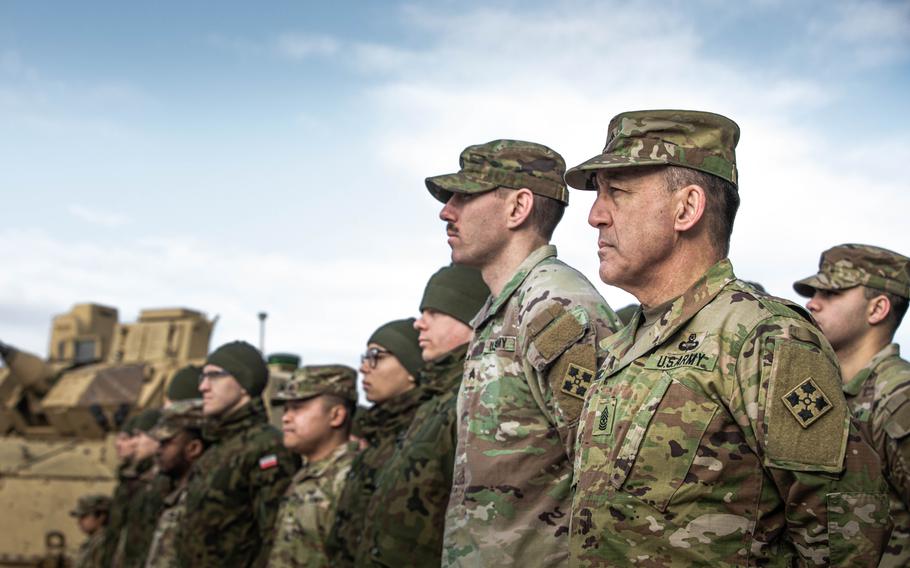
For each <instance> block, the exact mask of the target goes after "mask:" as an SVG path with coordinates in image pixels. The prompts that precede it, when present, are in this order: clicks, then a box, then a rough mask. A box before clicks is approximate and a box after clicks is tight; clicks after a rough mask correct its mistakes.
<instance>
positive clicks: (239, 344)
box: [205, 341, 269, 397]
mask: <svg viewBox="0 0 910 568" xmlns="http://www.w3.org/2000/svg"><path fill="white" fill-rule="evenodd" d="M205 363H206V365H216V366H218V367H221V368H222V369H224V370H225V371H227V372H229V373H230V374H231V375H233V376H234V378H235V379H237V382H238V383H240V386H242V387H243V388H244V390H246V392H247V393H248V394H249V395H250V396H252V397H257V396H259V395H260V394H262V391H263V390H264V389H265V385H266V383H268V381H269V369H268V367H266V366H265V361H263V360H262V354H260V353H259V350H258V349H256V348H255V347H253V346H252V345H250V344H249V343H247V342H246V341H232V342H231V343H225V344H224V345H222V346H221V347H219V348H218V349H216V350H215V351H214V352H213V353H212V354H211V355H209V358H208V359H206V361H205Z"/></svg>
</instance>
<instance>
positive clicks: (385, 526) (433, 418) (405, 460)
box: [366, 264, 490, 568]
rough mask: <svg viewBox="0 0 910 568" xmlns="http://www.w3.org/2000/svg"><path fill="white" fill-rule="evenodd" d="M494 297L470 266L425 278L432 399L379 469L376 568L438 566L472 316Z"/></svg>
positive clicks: (423, 329) (427, 383) (424, 378)
mask: <svg viewBox="0 0 910 568" xmlns="http://www.w3.org/2000/svg"><path fill="white" fill-rule="evenodd" d="M489 295H490V290H489V288H487V285H486V284H484V282H483V279H482V278H481V276H480V272H479V271H477V270H476V269H474V268H469V267H467V266H460V265H457V264H455V265H451V266H446V267H444V268H441V269H440V270H439V271H437V272H436V273H435V274H434V275H433V276H432V277H431V278H430V281H429V282H427V285H426V288H425V289H424V292H423V298H422V299H421V301H420V312H421V315H420V317H419V318H418V319H417V321H416V322H415V323H414V327H415V328H416V329H417V331H418V332H419V335H418V343H419V345H420V348H421V356H422V357H423V360H424V361H425V362H426V363H427V364H426V365H425V366H424V368H423V370H421V372H420V379H419V382H420V385H421V387H422V388H423V389H424V392H425V393H426V396H427V400H426V402H424V403H423V404H421V405H420V408H418V409H417V412H416V414H415V415H414V420H413V421H412V422H411V425H410V427H409V428H408V429H407V431H406V432H405V433H404V435H403V436H402V437H401V438H400V439H399V441H398V443H397V444H396V445H395V451H394V453H393V454H392V456H391V457H390V458H389V460H388V462H387V464H386V466H385V467H383V468H382V469H380V470H379V474H378V476H377V481H376V492H375V493H374V495H373V498H372V499H371V500H370V504H369V507H368V509H367V515H368V516H369V517H370V518H372V519H374V522H372V523H371V524H370V527H371V528H372V532H371V534H368V535H366V538H367V539H368V541H369V542H371V543H372V545H371V547H370V550H369V551H370V557H369V559H370V563H371V564H372V565H376V566H388V567H390V568H405V567H407V566H416V567H420V566H439V563H440V559H441V558H442V534H443V523H444V522H445V511H446V505H447V504H448V502H449V492H450V491H451V489H452V468H453V466H454V461H455V445H456V431H455V419H456V408H455V402H456V400H457V397H458V389H459V388H460V387H461V376H462V373H463V371H464V358H465V353H466V352H467V348H468V341H470V339H471V332H472V329H471V326H470V321H471V319H473V318H474V316H475V315H477V311H478V310H479V309H480V307H481V306H482V305H483V303H484V301H485V300H486V299H487V296H489Z"/></svg>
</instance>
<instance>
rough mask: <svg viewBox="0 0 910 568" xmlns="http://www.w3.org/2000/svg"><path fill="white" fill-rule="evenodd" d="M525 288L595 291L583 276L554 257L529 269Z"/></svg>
mask: <svg viewBox="0 0 910 568" xmlns="http://www.w3.org/2000/svg"><path fill="white" fill-rule="evenodd" d="M524 287H525V288H534V289H536V288H541V289H547V290H554V291H559V292H563V290H565V291H567V292H569V291H571V292H576V293H594V294H596V295H597V296H600V293H599V292H597V289H596V288H595V287H594V285H593V284H592V283H591V281H590V280H588V279H587V277H585V275H584V274H582V273H581V272H579V271H578V270H577V269H575V268H573V267H572V266H569V265H568V264H566V263H565V262H563V261H562V260H560V259H558V258H556V257H550V258H547V259H545V260H544V261H542V262H541V263H539V264H538V265H537V266H535V267H534V268H532V269H531V271H530V272H529V273H528V277H527V279H526V280H525V283H524Z"/></svg>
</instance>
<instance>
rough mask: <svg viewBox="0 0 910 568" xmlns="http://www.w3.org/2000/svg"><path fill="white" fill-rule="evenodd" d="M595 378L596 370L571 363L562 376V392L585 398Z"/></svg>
mask: <svg viewBox="0 0 910 568" xmlns="http://www.w3.org/2000/svg"><path fill="white" fill-rule="evenodd" d="M592 380H594V371H589V370H588V369H585V368H584V367H579V366H578V365H576V364H574V363H570V364H569V368H568V369H566V374H565V376H564V377H563V378H562V389H560V390H562V392H564V393H566V394H567V395H570V396H574V397H575V398H580V399H582V400H584V398H585V394H587V392H588V387H590V386H591V381H592Z"/></svg>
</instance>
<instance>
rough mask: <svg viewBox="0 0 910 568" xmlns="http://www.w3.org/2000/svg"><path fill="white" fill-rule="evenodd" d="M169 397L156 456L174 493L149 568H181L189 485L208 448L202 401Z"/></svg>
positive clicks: (167, 501)
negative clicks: (181, 530)
mask: <svg viewBox="0 0 910 568" xmlns="http://www.w3.org/2000/svg"><path fill="white" fill-rule="evenodd" d="M197 369H198V368H197ZM198 371H201V369H198V370H197V373H196V375H197V376H196V383H197V384H198V382H199V378H198ZM175 380H176V379H175ZM190 394H191V393H190ZM168 398H170V399H171V402H170V404H169V406H168V407H167V408H165V409H164V411H162V416H161V419H160V420H159V421H158V424H157V425H156V426H155V428H154V429H153V430H152V436H154V437H155V438H156V439H157V440H158V443H159V446H158V453H157V455H156V456H155V458H156V461H157V463H158V470H159V471H160V472H161V473H162V475H166V476H167V477H168V478H169V479H170V480H171V486H172V487H173V490H172V491H171V492H170V493H169V494H168V495H167V496H166V497H165V498H164V503H163V505H162V510H161V514H160V515H159V516H158V519H157V520H156V522H155V523H153V530H154V533H153V534H152V542H151V545H150V546H149V551H148V556H147V557H146V560H145V568H172V567H173V566H178V565H179V564H178V563H177V547H176V542H177V531H178V529H179V527H180V522H181V519H182V518H183V513H184V509H185V507H186V484H187V481H188V480H189V477H190V471H192V467H193V464H194V463H196V461H197V460H198V459H199V458H200V457H201V456H202V453H203V452H204V451H205V447H206V444H205V441H204V440H203V438H202V427H203V424H204V420H203V417H202V400H201V399H184V400H177V399H176V397H170V396H169V397H168Z"/></svg>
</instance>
